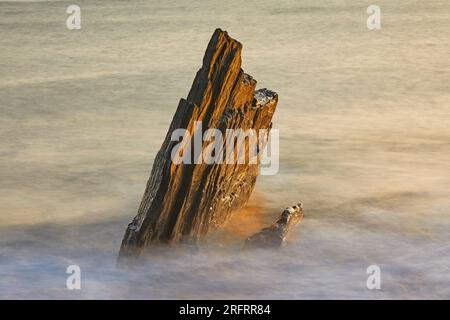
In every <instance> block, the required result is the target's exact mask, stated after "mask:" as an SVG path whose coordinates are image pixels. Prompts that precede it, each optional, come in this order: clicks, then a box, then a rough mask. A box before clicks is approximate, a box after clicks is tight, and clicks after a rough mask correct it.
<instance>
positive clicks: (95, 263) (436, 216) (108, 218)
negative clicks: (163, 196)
mask: <svg viewBox="0 0 450 320" xmlns="http://www.w3.org/2000/svg"><path fill="white" fill-rule="evenodd" d="M70 4H72V3H71V2H64V1H36V2H29V1H10V2H5V1H0V34H1V36H0V48H1V50H0V75H1V76H0V136H1V140H0V298H63V299H76V298H87V299H90V298H143V299H145V298H154V299H157V298H194V299H195V298H276V299H284V298H293V299H297V298H356V299H359V298H450V276H449V275H450V241H449V240H450V236H449V229H450V214H449V211H450V210H449V209H450V208H449V207H450V190H449V186H450V164H449V159H450V143H449V141H450V139H449V138H450V125H449V124H450V55H449V52H450V44H449V40H448V39H450V3H449V2H448V1H446V0H442V1H440V0H433V1H427V2H423V1H395V2H392V1H385V0H382V1H378V3H377V4H378V5H380V6H381V9H382V29H381V30H379V31H369V30H368V29H367V28H366V22H365V21H366V18H367V16H368V15H367V13H366V8H367V6H368V3H367V2H365V1H349V0H345V1H337V0H335V1H323V2H317V1H312V0H305V1H303V0H302V1H297V0H280V1H267V0H264V1H255V0H249V1H245V2H243V1H237V0H233V1H211V0H208V1H206V0H202V1H195V2H194V1H153V0H152V1H134V0H131V1H77V4H78V5H80V7H81V10H82V29H81V30H79V31H69V30H67V29H66V26H65V19H66V17H67V14H66V12H65V10H66V8H67V6H68V5H70ZM217 27H221V28H222V29H225V30H227V31H229V33H230V34H231V35H232V36H233V37H235V38H236V39H238V40H240V41H241V42H242V43H243V45H244V51H243V68H244V70H245V71H246V72H247V73H249V74H251V75H253V76H254V77H255V78H256V79H257V80H258V86H259V87H268V88H270V89H272V90H275V91H277V92H278V94H279V96H280V101H279V106H278V109H277V112H276V115H275V118H274V127H275V128H278V129H280V138H281V142H280V147H281V151H280V171H279V173H278V174H277V175H274V176H262V177H260V178H259V180H258V182H257V187H256V190H255V194H254V197H253V200H252V206H251V207H250V208H248V209H247V210H246V211H244V212H242V213H241V217H240V218H239V217H236V219H237V220H236V219H235V220H234V222H233V221H232V222H231V226H232V227H228V229H230V230H228V231H227V230H225V231H224V232H223V233H224V234H222V235H221V237H222V238H221V239H222V240H223V239H227V241H211V243H210V244H209V245H205V246H204V247H202V248H200V250H198V251H192V249H180V250H170V251H167V252H155V253H154V254H152V255H151V256H150V257H149V259H147V260H146V261H144V262H143V263H142V264H141V265H139V266H136V267H135V268H134V269H133V270H128V271H127V270H121V269H117V268H116V263H115V259H116V255H117V252H118V248H119V246H120V241H121V238H122V236H123V232H124V230H125V226H126V224H127V222H128V221H129V220H130V219H131V218H132V217H133V216H134V215H135V213H136V210H137V207H138V205H139V201H140V197H141V196H142V193H143V190H144V187H145V183H146V180H147V178H148V175H149V171H150V168H151V164H152V161H153V159H154V157H155V155H156V152H157V151H158V149H159V147H160V144H161V143H162V140H163V138H164V136H165V134H166V131H167V128H168V125H169V123H170V120H171V119H172V115H173V113H174V111H175V108H176V106H177V103H178V100H179V99H180V98H181V97H185V96H186V95H187V92H188V90H189V88H190V86H191V83H192V81H193V78H194V75H195V72H196V71H197V69H198V68H199V67H200V64H201V58H202V56H203V53H204V50H205V48H206V44H207V42H208V40H209V38H210V36H211V34H212V32H213V31H214V29H215V28H217ZM299 200H301V201H303V202H304V204H305V210H306V211H305V213H306V218H305V220H304V222H303V224H302V225H301V226H300V227H299V228H297V229H296V231H295V232H294V233H293V234H292V237H291V239H290V241H289V243H288V244H287V246H286V247H285V248H283V249H282V250H279V251H270V250H268V251H264V250H263V251H252V252H241V251H240V250H239V244H240V243H241V240H242V239H243V237H245V233H246V232H249V231H252V230H256V229H258V228H259V227H260V226H262V225H264V224H267V223H268V222H270V221H271V220H273V218H274V217H275V216H276V215H277V214H278V213H279V212H280V210H281V209H282V208H283V207H285V206H288V205H292V204H294V203H296V202H298V201H299ZM239 219H241V220H239ZM233 226H234V227H236V226H241V227H242V228H243V229H244V230H238V229H239V228H234V227H233ZM228 240H230V241H228ZM69 264H78V265H80V266H81V270H82V290H79V291H70V290H67V289H66V287H65V281H66V277H67V275H66V274H65V269H66V267H67V266H68V265H69ZM370 264H377V265H379V266H380V267H381V270H382V290H378V291H377V290H375V291H370V290H367V289H366V277H367V275H366V268H367V267H368V266H369V265H370Z"/></svg>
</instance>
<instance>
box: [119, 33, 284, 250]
mask: <svg viewBox="0 0 450 320" xmlns="http://www.w3.org/2000/svg"><path fill="white" fill-rule="evenodd" d="M241 50H242V45H241V44H240V43H239V42H238V41H236V40H234V39H232V38H231V37H230V36H229V35H228V34H227V33H226V32H224V31H222V30H220V29H217V30H216V31H215V32H214V34H213V36H212V38H211V40H210V42H209V44H208V47H207V49H206V52H205V55H204V58H203V64H202V67H201V68H200V70H199V71H198V72H197V75H196V77H195V79H194V82H193V84H192V88H191V90H190V92H189V94H188V96H187V99H181V100H180V102H179V104H178V108H177V110H176V112H175V115H174V117H173V119H172V123H171V125H170V127H169V130H168V132H167V135H166V137H165V140H164V142H163V144H162V146H161V149H160V150H159V152H158V153H157V156H156V158H155V161H154V164H153V168H152V171H151V174H150V178H149V180H148V182H147V186H146V189H145V192H144V195H143V198H142V201H141V204H140V207H139V210H138V213H137V215H136V217H135V218H134V219H133V220H132V222H131V223H130V224H129V225H128V227H127V229H126V232H125V235H124V238H123V241H122V246H121V250H120V254H119V257H127V256H138V255H139V254H140V252H141V251H142V249H143V248H145V247H147V246H149V245H152V244H159V243H165V244H171V243H177V242H180V241H195V242H196V241H198V240H200V239H201V238H202V237H203V236H205V235H207V234H208V233H209V232H211V231H212V230H214V229H216V228H217V227H219V226H220V225H222V224H223V223H224V222H225V221H226V220H227V219H228V218H229V216H230V214H231V213H232V212H233V211H235V210H237V209H239V208H241V207H242V206H243V205H244V204H245V203H246V202H247V200H248V198H249V196H250V194H251V192H252V190H253V187H254V185H255V182H256V177H257V175H258V173H259V168H260V165H259V161H257V163H254V164H252V163H248V162H246V163H244V164H238V163H236V164H221V163H214V164H205V163H200V164H186V163H181V164H175V163H174V162H173V161H172V159H171V154H172V150H173V148H174V147H175V145H177V144H178V141H172V140H171V137H172V133H173V132H174V130H176V129H186V130H187V132H189V136H188V137H192V138H189V139H194V138H193V136H194V131H195V130H197V129H196V123H198V121H201V124H202V132H201V133H202V135H203V133H204V132H205V131H206V130H207V129H209V128H214V129H219V130H220V131H221V132H222V133H223V134H224V136H225V132H226V130H227V129H242V130H246V129H253V130H255V131H257V132H258V131H259V130H261V129H264V130H265V132H266V133H267V134H268V133H269V131H270V129H271V121H272V116H273V113H274V112H275V108H276V105H277V102H278V95H277V94H276V93H275V92H273V91H270V90H267V89H261V90H257V91H255V87H256V80H254V79H253V78H252V77H251V76H250V75H248V74H245V73H244V71H243V70H242V69H241ZM183 138H186V136H185V137H183ZM205 147H206V146H205V144H203V146H202V148H205ZM245 147H246V151H248V145H246V146H245ZM222 148H224V146H222ZM193 152H194V153H195V150H193ZM198 156H199V154H194V158H195V157H198Z"/></svg>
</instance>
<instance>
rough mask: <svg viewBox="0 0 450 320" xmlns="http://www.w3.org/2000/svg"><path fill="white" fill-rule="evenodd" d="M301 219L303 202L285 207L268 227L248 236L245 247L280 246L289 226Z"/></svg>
mask: <svg viewBox="0 0 450 320" xmlns="http://www.w3.org/2000/svg"><path fill="white" fill-rule="evenodd" d="M302 219H303V204H302V203H298V204H297V205H295V206H292V207H289V208H286V209H285V210H283V212H282V213H281V214H280V216H279V217H278V219H277V220H276V221H275V222H274V223H273V224H272V225H270V226H269V227H267V228H264V229H262V230H261V231H260V232H258V233H256V234H254V235H252V236H250V237H248V238H247V240H246V241H245V247H247V248H249V247H250V248H270V247H280V246H281V245H282V244H283V243H284V242H285V240H286V236H287V234H288V232H289V230H290V228H291V227H293V226H295V225H296V224H298V223H299V222H300V221H301V220H302Z"/></svg>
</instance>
